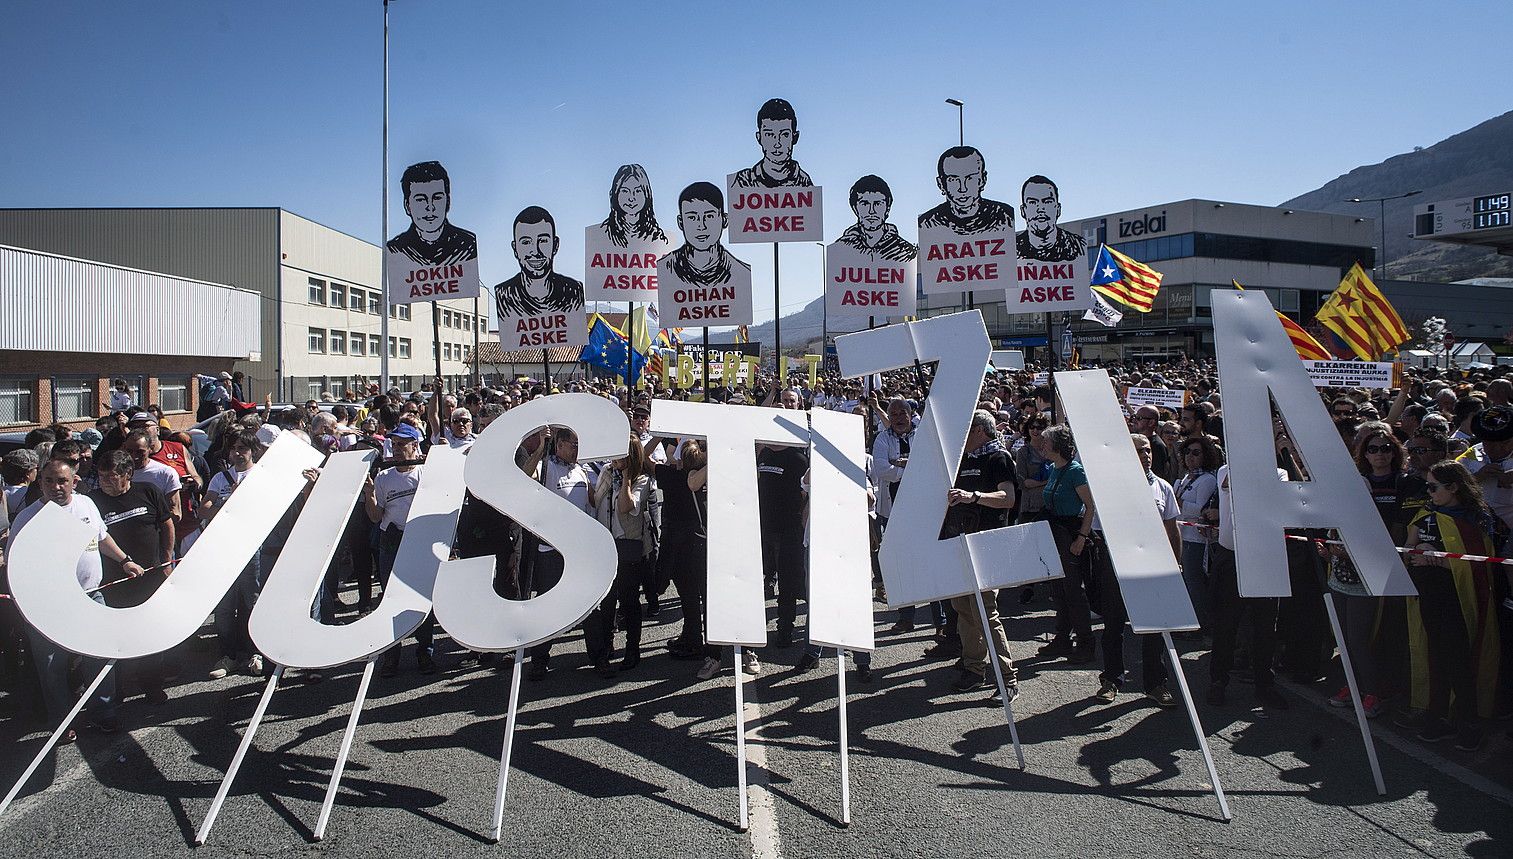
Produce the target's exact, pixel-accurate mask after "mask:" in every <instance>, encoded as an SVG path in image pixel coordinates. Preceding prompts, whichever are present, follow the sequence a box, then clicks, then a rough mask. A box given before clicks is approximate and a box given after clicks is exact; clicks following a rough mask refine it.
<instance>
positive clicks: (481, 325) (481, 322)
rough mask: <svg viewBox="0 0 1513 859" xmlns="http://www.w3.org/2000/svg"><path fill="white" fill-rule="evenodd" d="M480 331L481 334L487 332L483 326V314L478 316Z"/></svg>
mask: <svg viewBox="0 0 1513 859" xmlns="http://www.w3.org/2000/svg"><path fill="white" fill-rule="evenodd" d="M478 333H479V334H483V333H485V331H484V328H483V317H482V316H480V317H478Z"/></svg>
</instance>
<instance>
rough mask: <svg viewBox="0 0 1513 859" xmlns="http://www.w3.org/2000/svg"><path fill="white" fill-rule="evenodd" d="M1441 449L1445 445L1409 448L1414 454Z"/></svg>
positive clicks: (1419, 454) (1421, 454)
mask: <svg viewBox="0 0 1513 859" xmlns="http://www.w3.org/2000/svg"><path fill="white" fill-rule="evenodd" d="M1439 450H1444V448H1443V447H1410V448H1408V452H1409V453H1411V454H1413V455H1414V456H1423V455H1424V454H1426V453H1434V452H1435V451H1439ZM1367 452H1368V453H1369V452H1370V451H1369V450H1368V451H1367Z"/></svg>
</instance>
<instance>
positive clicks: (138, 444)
mask: <svg viewBox="0 0 1513 859" xmlns="http://www.w3.org/2000/svg"><path fill="white" fill-rule="evenodd" d="M121 449H122V450H124V451H126V455H127V456H129V457H131V461H132V463H133V464H134V465H135V466H136V467H137V470H136V471H135V472H134V473H133V474H132V475H131V482H132V483H150V484H152V485H153V486H156V487H157V488H158V490H159V491H160V492H162V493H163V497H164V498H167V499H168V505H169V508H170V509H171V510H172V512H173V524H174V527H175V528H180V527H182V526H183V521H184V506H183V504H182V503H181V501H180V498H179V490H180V489H181V488H183V484H182V483H181V482H180V481H179V473H178V472H177V471H174V470H173V468H172V467H171V466H167V465H164V464H163V463H161V462H158V461H157V460H154V459H153V458H152V438H151V436H149V435H148V434H147V431H146V430H132V431H131V432H130V433H129V434H127V436H126V442H125V444H122V445H121Z"/></svg>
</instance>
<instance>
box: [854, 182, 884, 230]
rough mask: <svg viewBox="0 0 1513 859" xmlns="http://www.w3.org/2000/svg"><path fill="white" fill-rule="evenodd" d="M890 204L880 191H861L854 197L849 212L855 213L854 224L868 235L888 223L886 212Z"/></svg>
mask: <svg viewBox="0 0 1513 859" xmlns="http://www.w3.org/2000/svg"><path fill="white" fill-rule="evenodd" d="M890 208H892V204H891V203H890V202H889V201H888V197H887V195H886V194H884V193H883V192H881V191H862V192H860V193H858V194H857V195H856V202H854V203H853V204H852V205H851V211H853V212H855V213H856V223H857V224H858V225H859V226H860V227H861V228H862V230H864V231H865V232H868V233H875V232H877V231H878V230H881V229H882V228H883V224H886V223H887V222H888V210H889V209H890Z"/></svg>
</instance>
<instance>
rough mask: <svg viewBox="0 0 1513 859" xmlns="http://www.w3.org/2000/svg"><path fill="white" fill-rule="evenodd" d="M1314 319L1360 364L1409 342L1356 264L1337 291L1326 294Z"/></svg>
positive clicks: (1398, 319)
mask: <svg viewBox="0 0 1513 859" xmlns="http://www.w3.org/2000/svg"><path fill="white" fill-rule="evenodd" d="M1314 318H1315V319H1317V320H1318V323H1319V324H1320V325H1322V326H1324V327H1325V328H1327V329H1328V330H1330V331H1332V332H1334V334H1335V335H1336V336H1338V337H1339V338H1340V340H1341V341H1343V342H1344V344H1345V345H1346V346H1348V347H1349V348H1350V351H1351V352H1354V353H1355V355H1356V357H1358V358H1360V359H1361V360H1362V361H1376V360H1378V359H1379V358H1381V357H1382V353H1384V352H1387V351H1388V350H1391V349H1396V348H1397V347H1398V346H1400V345H1402V344H1403V343H1406V342H1408V340H1409V339H1411V335H1409V333H1408V326H1406V325H1404V324H1403V318H1402V317H1401V316H1398V315H1397V311H1396V310H1394V309H1393V308H1392V305H1391V303H1389V302H1388V301H1387V297H1386V296H1384V295H1382V291H1381V290H1380V289H1377V288H1376V284H1374V283H1372V282H1371V278H1369V277H1367V276H1366V272H1365V271H1364V270H1363V269H1362V268H1361V264H1360V263H1356V264H1355V265H1353V266H1351V267H1350V271H1349V272H1347V273H1346V274H1345V277H1344V279H1343V280H1341V281H1340V286H1339V288H1338V289H1336V290H1335V291H1334V292H1333V293H1332V294H1330V296H1329V300H1328V301H1325V302H1324V306H1323V307H1320V308H1319V312H1318V313H1317V314H1316V315H1315V317H1314Z"/></svg>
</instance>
